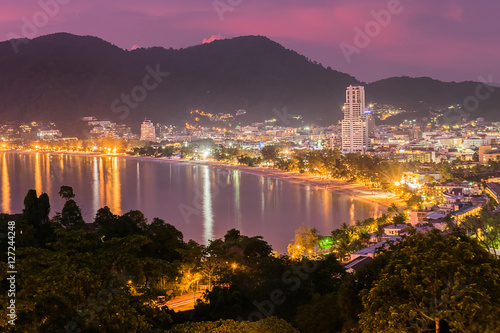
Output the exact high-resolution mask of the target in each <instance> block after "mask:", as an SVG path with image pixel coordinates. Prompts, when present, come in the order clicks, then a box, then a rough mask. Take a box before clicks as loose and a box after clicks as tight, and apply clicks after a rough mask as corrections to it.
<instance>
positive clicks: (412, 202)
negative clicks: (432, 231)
mask: <svg viewBox="0 0 500 333" xmlns="http://www.w3.org/2000/svg"><path fill="white" fill-rule="evenodd" d="M406 204H407V205H408V207H409V208H412V209H421V208H422V207H423V204H424V200H423V199H422V196H421V195H416V194H414V195H412V196H411V197H410V199H408V200H407V201H406Z"/></svg>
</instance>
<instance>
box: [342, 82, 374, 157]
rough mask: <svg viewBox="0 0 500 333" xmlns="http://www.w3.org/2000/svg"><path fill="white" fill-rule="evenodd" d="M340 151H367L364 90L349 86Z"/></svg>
mask: <svg viewBox="0 0 500 333" xmlns="http://www.w3.org/2000/svg"><path fill="white" fill-rule="evenodd" d="M343 111H344V120H342V151H343V152H344V153H360V152H364V151H366V150H367V149H368V126H367V121H366V116H365V113H364V112H365V88H364V87H362V86H352V85H351V86H349V87H347V90H346V102H345V103H344V107H343Z"/></svg>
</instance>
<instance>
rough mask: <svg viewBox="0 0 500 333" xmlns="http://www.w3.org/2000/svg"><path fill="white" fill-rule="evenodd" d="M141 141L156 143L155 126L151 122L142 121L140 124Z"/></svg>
mask: <svg viewBox="0 0 500 333" xmlns="http://www.w3.org/2000/svg"><path fill="white" fill-rule="evenodd" d="M141 140H143V141H156V134H155V125H154V124H153V123H152V122H151V120H147V119H144V122H143V123H142V124H141Z"/></svg>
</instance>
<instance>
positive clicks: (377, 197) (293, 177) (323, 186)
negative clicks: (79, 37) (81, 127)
mask: <svg viewBox="0 0 500 333" xmlns="http://www.w3.org/2000/svg"><path fill="white" fill-rule="evenodd" d="M6 151H8V152H20V153H34V152H36V151H30V150H6ZM4 152H5V150H4ZM42 153H50V154H57V155H61V154H67V155H75V156H92V157H121V158H125V159H132V160H139V161H155V162H163V163H165V162H168V163H182V164H191V165H206V166H209V167H213V168H219V169H229V170H238V171H240V172H244V173H248V174H253V175H258V176H263V177H268V178H272V179H278V180H281V181H286V182H290V183H294V184H300V185H304V186H311V187H314V188H315V189H318V190H325V191H328V192H330V193H335V194H339V195H344V196H351V197H352V198H354V199H356V200H361V201H365V202H370V203H375V204H380V205H382V206H384V207H385V208H387V207H389V206H390V205H391V204H393V203H395V204H396V205H397V206H398V207H406V204H405V203H404V201H403V200H402V199H400V198H399V197H397V196H396V195H394V194H392V193H390V192H387V191H383V190H380V189H371V188H369V187H367V186H364V185H361V184H355V183H349V182H346V181H340V180H334V179H325V178H321V177H319V176H313V175H307V174H301V173H298V172H286V171H281V170H278V169H269V168H263V167H249V166H244V165H233V164H227V163H221V162H214V161H193V160H187V159H169V158H162V157H151V156H130V155H122V154H102V153H82V152H65V151H42Z"/></svg>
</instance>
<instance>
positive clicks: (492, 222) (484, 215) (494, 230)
mask: <svg viewBox="0 0 500 333" xmlns="http://www.w3.org/2000/svg"><path fill="white" fill-rule="evenodd" d="M460 228H461V229H462V230H464V231H465V233H467V235H469V236H471V237H473V238H475V239H476V240H477V241H478V242H479V243H480V244H481V245H482V246H484V247H485V248H486V249H487V250H488V251H490V252H492V253H494V254H495V255H497V256H500V215H498V214H495V213H493V212H492V211H491V210H489V209H488V208H487V207H484V208H483V210H482V211H481V214H480V215H479V216H468V217H466V218H465V220H464V221H463V222H462V223H461V224H460Z"/></svg>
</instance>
